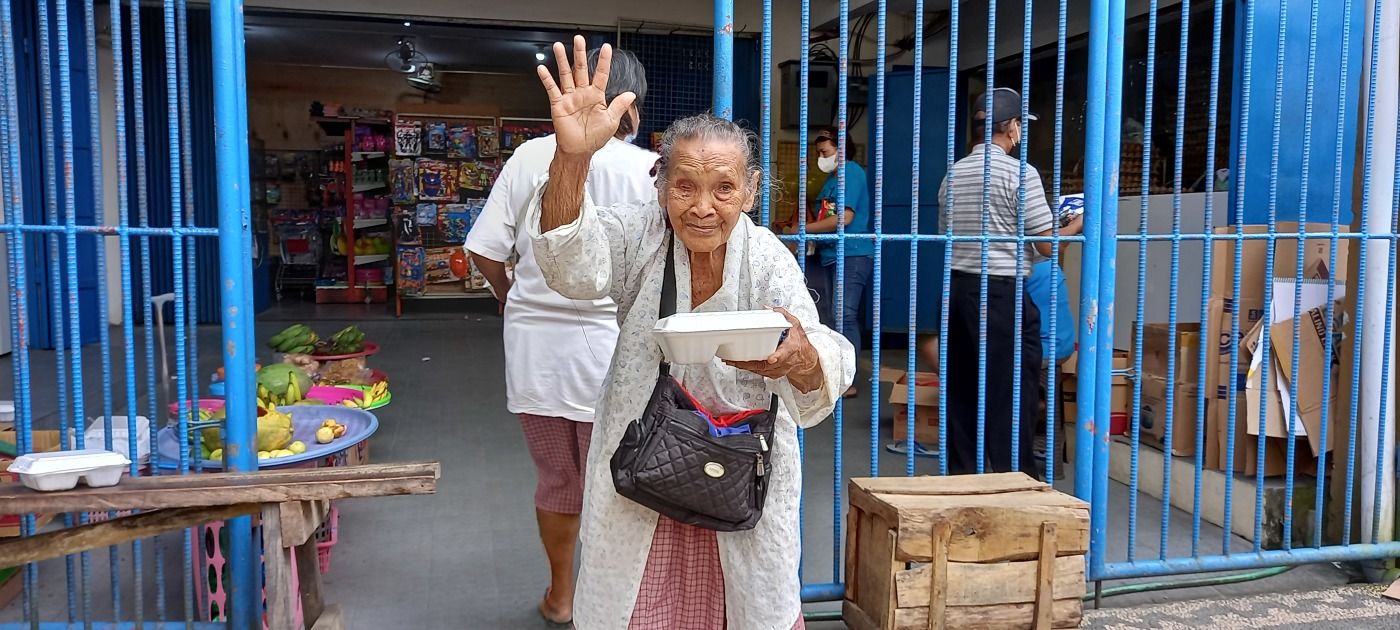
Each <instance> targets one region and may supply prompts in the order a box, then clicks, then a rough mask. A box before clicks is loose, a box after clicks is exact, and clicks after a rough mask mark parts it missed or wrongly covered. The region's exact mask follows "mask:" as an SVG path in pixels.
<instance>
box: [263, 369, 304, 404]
mask: <svg viewBox="0 0 1400 630" xmlns="http://www.w3.org/2000/svg"><path fill="white" fill-rule="evenodd" d="M257 382H258V394H259V396H260V397H264V398H265V399H269V400H271V401H272V402H273V403H274V404H279V405H288V404H292V403H295V402H297V401H300V400H301V399H302V398H303V397H304V395H305V393H306V392H307V391H309V390H310V389H311V377H309V376H307V375H306V372H303V371H302V370H301V368H299V367H296V366H294V365H288V364H286V363H276V364H273V365H266V366H263V368H262V369H261V370H258V380H257ZM264 392H266V396H263V393H264Z"/></svg>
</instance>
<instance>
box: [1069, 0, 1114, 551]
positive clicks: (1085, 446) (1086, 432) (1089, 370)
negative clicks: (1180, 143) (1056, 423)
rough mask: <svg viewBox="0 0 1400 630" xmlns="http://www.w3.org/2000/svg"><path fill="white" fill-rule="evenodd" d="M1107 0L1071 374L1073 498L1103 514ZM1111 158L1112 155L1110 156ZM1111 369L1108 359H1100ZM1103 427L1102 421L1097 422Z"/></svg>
mask: <svg viewBox="0 0 1400 630" xmlns="http://www.w3.org/2000/svg"><path fill="white" fill-rule="evenodd" d="M1111 1H1112V0H1094V1H1093V2H1091V3H1090V5H1089V81H1088V86H1089V88H1088V94H1087V97H1088V102H1087V103H1086V104H1085V121H1084V128H1085V129H1086V130H1087V131H1088V133H1087V134H1086V137H1085V139H1084V206H1085V208H1084V211H1085V212H1084V254H1083V257H1082V260H1083V264H1082V267H1083V271H1082V274H1081V278H1082V280H1081V282H1080V284H1081V286H1080V289H1079V358H1078V370H1079V371H1078V373H1077V374H1076V376H1075V378H1076V387H1075V391H1076V392H1077V393H1076V396H1077V399H1076V411H1077V413H1078V416H1079V417H1078V418H1077V419H1076V423H1075V433H1076V437H1075V444H1074V447H1075V448H1074V467H1075V470H1074V494H1075V496H1077V497H1079V498H1080V499H1083V500H1085V501H1090V502H1091V505H1090V509H1091V511H1092V512H1099V511H1102V510H1105V509H1107V507H1108V506H1106V505H1101V504H1097V503H1092V499H1093V494H1094V478H1095V477H1097V476H1099V475H1104V476H1107V475H1108V471H1107V470H1103V471H1099V470H1096V469H1095V465H1094V436H1095V434H1096V433H1097V432H1098V430H1097V428H1096V426H1095V424H1096V423H1095V405H1094V398H1095V396H1096V395H1097V391H1096V389H1095V387H1094V379H1095V376H1096V374H1097V366H1098V362H1097V359H1098V338H1099V329H1100V328H1101V327H1100V326H1099V325H1098V310H1099V262H1100V261H1099V250H1100V249H1101V248H1102V247H1111V246H1112V245H1111V244H1110V245H1103V246H1102V247H1101V241H1102V239H1101V238H1100V231H1101V229H1100V226H1101V225H1102V217H1103V213H1102V211H1101V209H1100V206H1101V205H1102V204H1103V196H1104V193H1103V179H1102V178H1103V171H1104V99H1105V98H1106V95H1105V93H1104V83H1105V82H1106V81H1107V80H1108V79H1107V74H1108V73H1107V70H1108V69H1107V67H1106V66H1107V65H1108V63H1107V59H1108V32H1107V30H1106V29H1107V25H1108V5H1109V3H1110V2H1111ZM1114 159H1115V160H1116V159H1117V156H1116V155H1115V156H1114ZM1105 359H1106V362H1107V363H1108V364H1109V365H1110V366H1112V364H1113V359H1112V355H1111V354H1110V355H1109V356H1108V357H1105ZM1103 421H1104V422H1108V418H1104V419H1103ZM1089 546H1090V547H1091V549H1090V554H1091V555H1094V556H1102V555H1103V549H1104V538H1103V536H1102V535H1099V533H1093V534H1091V535H1090V537H1089Z"/></svg>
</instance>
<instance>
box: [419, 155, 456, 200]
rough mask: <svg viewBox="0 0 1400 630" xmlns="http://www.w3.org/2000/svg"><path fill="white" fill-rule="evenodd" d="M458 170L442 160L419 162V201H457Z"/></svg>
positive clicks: (422, 160) (423, 160)
mask: <svg viewBox="0 0 1400 630" xmlns="http://www.w3.org/2000/svg"><path fill="white" fill-rule="evenodd" d="M457 180H458V170H457V168H456V167H455V166H454V165H452V164H450V163H448V162H443V161H440V160H430V159H419V160H418V199H419V200H421V201H456V200H457Z"/></svg>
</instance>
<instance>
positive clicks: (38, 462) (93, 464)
mask: <svg viewBox="0 0 1400 630" xmlns="http://www.w3.org/2000/svg"><path fill="white" fill-rule="evenodd" d="M130 465H131V460H129V459H127V458H126V456H125V455H122V454H121V453H113V452H112V451H103V450H98V449H85V450H80V451H54V452H50V453H30V454H28V455H20V456H19V457H16V458H15V461H14V462H12V463H11V464H10V472H11V473H15V474H18V475H19V481H20V483H22V484H24V485H25V486H26V487H28V488H31V489H34V490H38V491H40V492H52V491H55V490H72V489H73V488H74V487H76V486H77V485H78V480H79V479H82V480H83V483H86V484H87V485H88V486H90V487H93V488H103V487H106V486H115V485H117V482H119V481H121V479H122V473H123V472H124V471H125V470H126V469H127V467H128V466H130Z"/></svg>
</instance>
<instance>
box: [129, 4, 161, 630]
mask: <svg viewBox="0 0 1400 630" xmlns="http://www.w3.org/2000/svg"><path fill="white" fill-rule="evenodd" d="M119 4H120V3H118V5H119ZM130 7H131V8H130V11H129V15H130V19H131V105H132V107H131V114H132V122H133V125H132V131H133V132H134V135H135V138H133V139H132V148H133V149H134V153H135V158H136V214H137V223H138V225H139V226H141V227H147V226H148V225H149V223H150V217H149V216H148V215H147V202H148V201H149V195H150V190H149V183H148V180H147V178H146V104H145V103H146V96H145V93H146V90H145V79H144V75H145V73H144V65H145V64H144V63H143V62H142V46H141V3H140V2H137V1H135V0H132V2H131V5H130ZM118 72H119V73H120V72H121V70H120V69H118ZM118 85H120V84H118ZM124 98H125V95H124V94H122V95H121V96H119V97H118V99H117V100H118V101H121V100H122V99H124ZM122 220H123V221H128V220H129V219H128V217H127V216H126V215H125V214H123V215H122ZM129 240H130V239H127V238H124V239H122V241H123V242H124V243H125V242H126V241H129ZM137 244H138V245H139V247H140V251H141V260H140V262H139V263H135V264H139V265H140V271H141V290H140V292H139V295H140V296H141V314H142V321H143V322H145V323H146V325H145V326H142V337H143V340H144V341H145V352H144V355H145V358H146V369H145V374H144V376H145V381H146V390H147V391H148V392H149V395H148V396H147V402H146V413H147V414H149V415H148V417H149V418H151V419H152V421H151V443H152V444H155V443H156V432H157V430H158V429H157V427H158V426H159V423H157V422H155V418H157V417H159V416H158V415H157V413H156V406H157V404H156V401H157V397H158V396H159V393H158V392H157V391H156V355H155V344H156V342H155V326H154V325H153V322H154V321H155V318H154V317H153V315H152V312H151V240H150V237H149V236H141V237H139V238H138V239H137ZM128 259H129V261H128V263H123V268H122V269H123V273H126V274H130V273H131V272H132V270H131V269H130V268H129V267H128V266H127V265H128V264H130V263H131V262H134V260H131V259H130V256H128ZM126 283H127V286H126V289H127V293H126V295H127V298H126V299H125V302H127V304H128V305H130V303H131V302H132V301H134V300H135V299H136V295H138V293H136V292H133V291H131V280H130V278H129V277H128V278H126ZM131 316H132V315H131V314H130V313H128V314H127V318H128V321H129V320H130V318H131ZM162 334H164V331H162ZM131 351H132V354H129V355H127V362H128V368H127V369H128V370H129V371H132V374H134V370H135V363H136V358H135V357H136V355H135V348H134V347H133V348H132V349H131ZM132 382H136V379H135V378H133V379H132ZM130 391H131V392H132V398H131V406H130V407H129V409H128V411H129V412H130V413H128V414H127V416H128V418H131V422H130V423H128V424H129V426H130V427H131V430H132V433H131V434H132V435H134V434H135V431H136V428H135V427H136V425H135V418H134V416H135V415H136V410H137V408H138V406H139V405H138V404H137V398H136V392H137V391H138V389H137V388H136V387H132V388H131V389H130ZM150 474H152V475H158V474H160V468H159V467H158V466H152V467H151V468H150ZM151 546H152V548H153V551H154V552H155V553H154V560H155V590H156V616H157V617H158V618H160V619H166V601H165V600H166V596H165V593H166V588H165V547H164V545H160V544H153V545H151Z"/></svg>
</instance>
